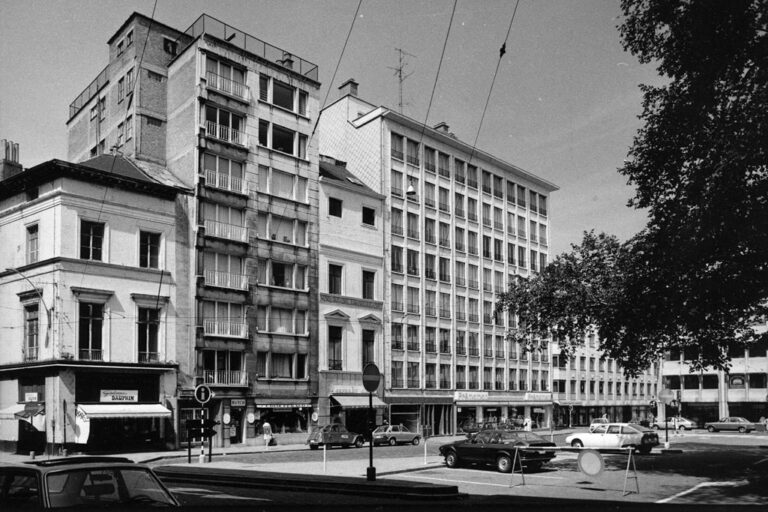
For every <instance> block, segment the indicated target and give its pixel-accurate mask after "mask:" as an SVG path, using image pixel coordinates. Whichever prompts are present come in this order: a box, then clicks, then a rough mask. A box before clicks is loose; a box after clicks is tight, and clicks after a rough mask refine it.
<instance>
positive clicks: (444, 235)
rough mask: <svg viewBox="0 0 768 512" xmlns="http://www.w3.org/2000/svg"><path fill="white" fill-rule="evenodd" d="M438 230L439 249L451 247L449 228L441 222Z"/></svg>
mask: <svg viewBox="0 0 768 512" xmlns="http://www.w3.org/2000/svg"><path fill="white" fill-rule="evenodd" d="M438 228H439V230H440V233H439V234H440V247H445V248H450V247H451V235H450V230H451V227H450V226H449V225H448V224H446V223H445V222H441V223H440V225H439V226H438Z"/></svg>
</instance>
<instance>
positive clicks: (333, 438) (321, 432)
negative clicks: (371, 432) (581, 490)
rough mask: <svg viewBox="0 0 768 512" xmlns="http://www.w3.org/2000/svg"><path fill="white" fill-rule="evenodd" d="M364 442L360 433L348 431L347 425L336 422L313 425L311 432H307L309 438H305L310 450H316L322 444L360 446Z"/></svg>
mask: <svg viewBox="0 0 768 512" xmlns="http://www.w3.org/2000/svg"><path fill="white" fill-rule="evenodd" d="M364 442H365V441H364V439H363V436H362V434H356V433H354V432H350V431H349V430H347V427H345V426H344V425H339V424H338V423H334V424H333V425H324V426H317V427H313V428H312V432H310V433H309V439H307V444H308V445H309V448H310V449H311V450H317V449H318V448H320V447H321V446H323V445H326V446H343V447H344V448H346V447H348V446H354V447H355V448H360V447H362V446H363V443H364Z"/></svg>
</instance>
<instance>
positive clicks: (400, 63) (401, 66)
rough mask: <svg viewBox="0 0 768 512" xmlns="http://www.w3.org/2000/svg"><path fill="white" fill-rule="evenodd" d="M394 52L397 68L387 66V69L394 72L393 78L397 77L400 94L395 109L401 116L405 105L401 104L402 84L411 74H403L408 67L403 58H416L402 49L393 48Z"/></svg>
mask: <svg viewBox="0 0 768 512" xmlns="http://www.w3.org/2000/svg"><path fill="white" fill-rule="evenodd" d="M395 51H396V52H397V66H396V67H392V66H387V67H388V68H389V69H392V70H394V72H395V76H396V77H397V82H398V90H399V93H400V96H399V97H400V101H399V102H398V103H397V109H398V111H399V112H400V113H401V114H402V113H403V107H404V106H405V105H407V103H403V82H404V81H405V79H406V78H408V77H409V76H411V75H412V74H413V71H412V72H410V73H407V74H406V73H404V71H405V67H406V66H407V65H408V63H407V62H406V61H405V57H414V58H415V57H416V56H415V55H413V54H412V53H408V52H406V51H405V50H403V49H402V48H395Z"/></svg>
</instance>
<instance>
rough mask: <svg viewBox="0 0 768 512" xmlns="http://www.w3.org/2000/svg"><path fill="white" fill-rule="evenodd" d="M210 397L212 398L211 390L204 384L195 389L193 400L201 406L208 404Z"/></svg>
mask: <svg viewBox="0 0 768 512" xmlns="http://www.w3.org/2000/svg"><path fill="white" fill-rule="evenodd" d="M212 396H213V393H212V392H211V388H209V387H208V386H206V385H205V384H200V385H199V386H197V387H196V388H195V400H197V401H198V403H201V404H205V403H208V401H210V399H211V397H212Z"/></svg>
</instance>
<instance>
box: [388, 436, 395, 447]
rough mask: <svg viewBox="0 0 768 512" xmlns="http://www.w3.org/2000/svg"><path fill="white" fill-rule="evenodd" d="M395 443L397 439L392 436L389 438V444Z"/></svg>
mask: <svg viewBox="0 0 768 512" xmlns="http://www.w3.org/2000/svg"><path fill="white" fill-rule="evenodd" d="M396 444H397V439H395V438H394V437H390V438H389V446H395V445H396Z"/></svg>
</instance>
